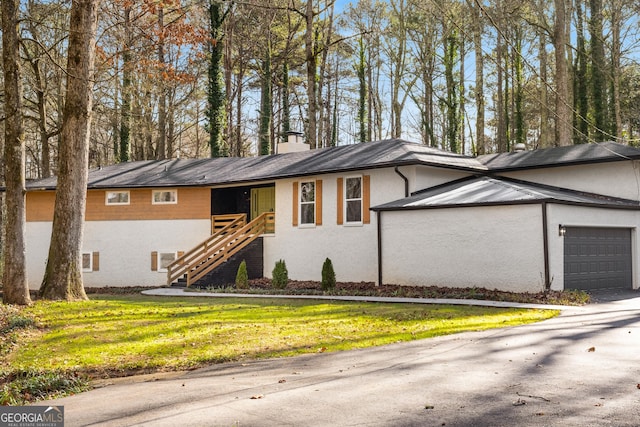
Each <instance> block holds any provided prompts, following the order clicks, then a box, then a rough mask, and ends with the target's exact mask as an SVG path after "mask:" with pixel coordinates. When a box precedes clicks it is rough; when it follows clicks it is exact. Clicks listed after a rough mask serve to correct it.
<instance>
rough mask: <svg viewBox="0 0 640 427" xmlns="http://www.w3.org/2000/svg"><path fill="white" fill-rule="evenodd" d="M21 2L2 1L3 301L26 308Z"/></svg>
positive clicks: (27, 294) (28, 299)
mask: <svg viewBox="0 0 640 427" xmlns="http://www.w3.org/2000/svg"><path fill="white" fill-rule="evenodd" d="M19 4H20V2H19V1H15V0H2V64H3V69H4V95H5V102H4V104H5V107H4V109H5V115H6V120H5V123H4V129H5V145H4V160H5V179H6V203H7V214H6V218H5V231H6V236H8V237H9V238H7V239H6V247H5V251H4V262H5V265H4V274H3V289H2V291H3V292H2V300H3V302H4V303H5V304H20V305H28V304H30V303H31V298H30V297H29V286H28V284H27V271H26V259H25V252H26V248H25V227H26V213H25V212H26V210H25V204H26V203H25V176H24V162H25V160H24V157H25V154H24V153H25V148H24V129H23V121H24V120H23V117H22V90H21V88H20V86H21V82H20V65H19V61H20V51H19V49H20V48H19V46H20V44H19V34H18V7H19Z"/></svg>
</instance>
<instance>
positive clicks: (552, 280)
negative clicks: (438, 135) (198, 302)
mask: <svg viewBox="0 0 640 427" xmlns="http://www.w3.org/2000/svg"><path fill="white" fill-rule="evenodd" d="M305 148H308V146H306V144H303V143H302V142H299V141H296V140H291V141H289V142H288V143H286V144H284V145H281V146H280V148H279V151H280V154H277V155H271V156H261V157H253V158H218V159H177V160H176V159H173V160H160V161H138V162H130V163H121V164H117V165H113V166H106V167H102V168H98V169H95V170H91V171H90V173H89V183H88V188H87V207H86V213H85V217H86V223H85V234H84V243H83V245H84V249H83V268H84V271H85V273H84V283H85V286H87V287H91V286H132V285H140V286H161V285H165V284H166V283H168V282H169V283H170V282H173V281H174V280H176V279H178V278H179V277H183V276H184V277H187V279H186V280H187V285H189V286H191V285H196V286H198V285H200V286H206V285H207V283H215V281H216V277H218V279H217V280H220V277H221V275H222V276H224V274H223V273H222V272H221V271H222V270H224V269H225V268H227V270H231V271H233V270H234V269H235V267H233V268H229V266H231V265H232V264H231V262H230V261H228V262H227V260H229V259H230V258H232V259H234V257H235V259H236V262H239V261H237V260H238V259H240V258H246V257H250V258H251V264H252V265H253V266H254V268H253V270H252V271H253V275H254V276H261V275H264V276H267V277H268V276H270V272H271V270H272V268H273V266H274V265H275V262H276V261H278V260H280V259H283V260H285V261H286V264H287V268H288V271H289V277H290V278H291V279H294V280H319V279H320V277H321V268H322V263H323V261H324V260H325V258H327V257H328V258H330V259H331V260H332V262H333V265H334V268H335V271H336V275H337V278H338V280H339V281H369V282H376V283H385V284H401V285H439V286H452V287H469V286H476V287H485V288H489V289H499V290H509V291H523V292H524V291H531V292H537V291H541V290H543V289H556V290H559V289H569V288H580V289H592V288H598V287H623V288H634V289H635V288H638V285H639V284H640V276H639V269H638V263H637V258H638V254H639V253H640V252H639V249H640V248H639V246H638V245H639V243H638V238H637V230H638V228H639V227H640V203H639V200H640V176H638V175H639V173H640V172H639V171H638V167H639V164H638V160H640V150H638V149H635V148H632V147H628V146H624V145H620V144H616V143H612V142H607V143H601V144H590V145H575V146H570V147H558V148H548V149H543V150H533V151H522V152H513V153H505V154H492V155H485V156H480V157H477V158H474V157H469V156H464V155H459V154H454V153H449V152H445V151H441V150H438V149H434V148H431V147H427V146H424V145H420V144H415V143H411V142H407V141H404V140H400V139H394V140H385V141H379V142H371V143H363V144H356V145H348V146H340V147H334V148H325V149H319V150H313V151H310V150H308V149H305ZM55 185H56V180H55V178H49V179H43V180H39V181H34V182H29V183H28V186H27V187H28V191H27V263H28V277H29V284H30V287H32V288H38V287H39V284H40V281H41V279H42V277H43V274H44V268H45V263H46V257H47V251H48V246H49V239H50V233H51V225H52V218H53V205H54V198H55ZM234 253H235V255H233V254H234ZM232 255H233V256H232ZM225 266H226V267H225ZM233 273H234V274H235V271H233ZM225 274H226V276H229V273H228V272H227V273H225ZM250 274H251V273H250Z"/></svg>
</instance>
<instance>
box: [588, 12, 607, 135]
mask: <svg viewBox="0 0 640 427" xmlns="http://www.w3.org/2000/svg"><path fill="white" fill-rule="evenodd" d="M589 7H590V11H591V19H589V34H590V37H591V85H590V88H591V99H592V100H593V117H594V122H595V123H594V125H595V132H594V137H595V140H596V141H598V142H600V141H605V140H607V139H608V135H609V124H608V122H607V115H608V113H609V110H608V108H607V79H606V70H607V69H608V67H607V64H606V62H605V58H604V43H603V35H602V21H603V17H602V1H601V0H590V1H589Z"/></svg>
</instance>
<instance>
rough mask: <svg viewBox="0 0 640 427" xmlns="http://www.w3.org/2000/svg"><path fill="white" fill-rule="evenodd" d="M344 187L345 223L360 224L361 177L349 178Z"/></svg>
mask: <svg viewBox="0 0 640 427" xmlns="http://www.w3.org/2000/svg"><path fill="white" fill-rule="evenodd" d="M344 185H345V190H344V194H345V217H346V223H347V224H348V223H357V224H362V177H360V176H358V177H349V178H346V179H345V180H344Z"/></svg>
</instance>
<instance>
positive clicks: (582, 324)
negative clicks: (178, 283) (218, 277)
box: [39, 292, 640, 427]
mask: <svg viewBox="0 0 640 427" xmlns="http://www.w3.org/2000/svg"><path fill="white" fill-rule="evenodd" d="M234 296H237V295H234ZM596 301H597V303H594V304H589V305H587V306H585V307H577V308H576V307H573V308H564V309H563V312H562V314H561V315H560V316H559V317H556V318H554V319H550V320H547V321H544V322H540V323H536V324H532V325H524V326H518V327H512V328H505V329H498V330H490V331H483V332H469V333H462V334H457V335H450V336H446V337H439V338H433V339H427V340H420V341H414V342H409V343H400V344H394V345H388V346H383V347H376V348H370V349H363V350H355V351H348V352H340V353H318V354H314V355H308V356H300V357H295V358H289V359H273V360H263V361H257V362H249V363H229V364H223V365H216V366H212V367H210V368H206V369H200V370H197V371H192V372H188V373H177V374H170V375H166V376H163V375H150V376H146V377H136V378H134V379H127V380H124V381H114V382H113V384H112V385H107V386H105V387H103V388H99V389H95V390H92V391H90V392H87V393H83V394H80V395H77V396H72V397H67V398H64V399H59V400H55V401H50V402H47V403H46V404H51V405H64V408H65V420H66V423H65V425H66V426H67V427H71V426H448V427H450V426H581V427H582V426H638V425H640V360H639V359H640V294H639V293H638V292H627V293H626V294H624V295H621V296H617V297H608V298H606V297H602V298H597V299H596ZM411 302H413V301H411ZM39 404H43V403H39Z"/></svg>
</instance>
